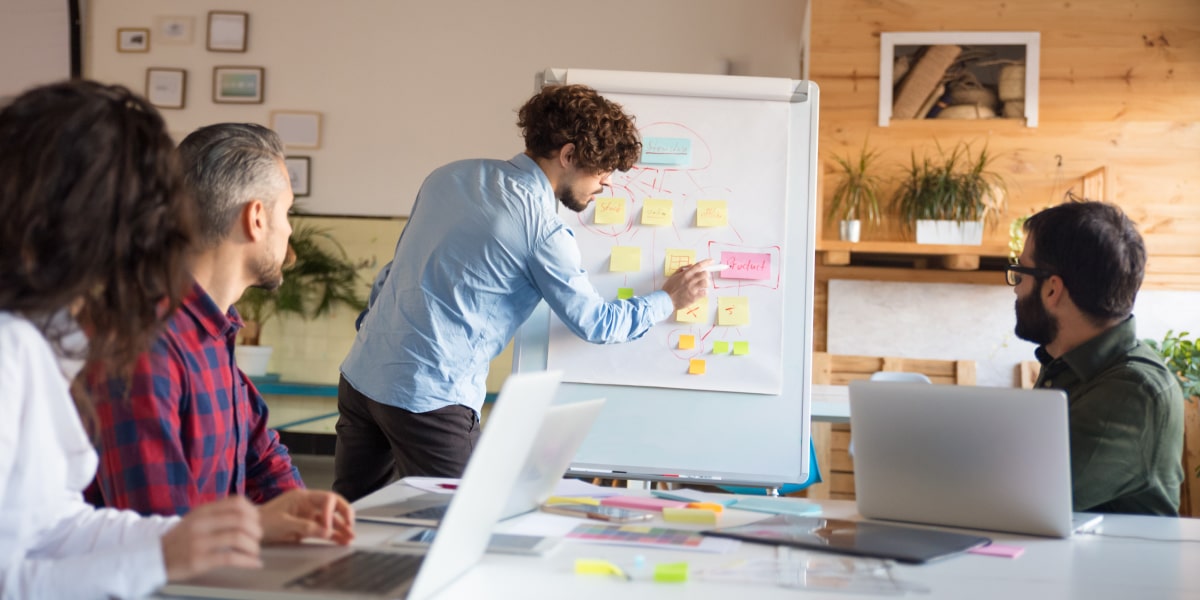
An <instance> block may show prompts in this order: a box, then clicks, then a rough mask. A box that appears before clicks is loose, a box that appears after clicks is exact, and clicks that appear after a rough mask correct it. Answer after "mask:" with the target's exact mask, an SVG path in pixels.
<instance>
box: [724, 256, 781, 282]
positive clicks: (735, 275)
mask: <svg viewBox="0 0 1200 600" xmlns="http://www.w3.org/2000/svg"><path fill="white" fill-rule="evenodd" d="M721 264H724V265H729V268H728V269H725V270H724V271H721V273H720V277H721V279H770V278H771V255H770V254H759V253H757V252H722V253H721Z"/></svg>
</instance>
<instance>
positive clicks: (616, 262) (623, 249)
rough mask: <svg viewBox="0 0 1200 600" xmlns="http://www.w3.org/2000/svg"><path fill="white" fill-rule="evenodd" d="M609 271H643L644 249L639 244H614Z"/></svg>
mask: <svg viewBox="0 0 1200 600" xmlns="http://www.w3.org/2000/svg"><path fill="white" fill-rule="evenodd" d="M608 270H609V271H641V270H642V249H641V248H639V247H637V246H613V249H612V258H610V259H609V261H608Z"/></svg>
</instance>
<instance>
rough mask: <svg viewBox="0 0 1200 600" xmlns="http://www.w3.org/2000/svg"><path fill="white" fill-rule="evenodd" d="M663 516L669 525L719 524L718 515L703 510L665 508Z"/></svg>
mask: <svg viewBox="0 0 1200 600" xmlns="http://www.w3.org/2000/svg"><path fill="white" fill-rule="evenodd" d="M662 515H663V520H664V521H667V522H669V523H699V524H701V525H716V524H717V513H716V512H713V511H711V510H707V509H703V508H664V509H662Z"/></svg>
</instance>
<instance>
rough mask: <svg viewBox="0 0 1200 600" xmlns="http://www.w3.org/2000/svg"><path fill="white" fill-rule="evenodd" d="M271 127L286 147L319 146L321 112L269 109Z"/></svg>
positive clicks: (313, 147) (314, 147) (311, 147)
mask: <svg viewBox="0 0 1200 600" xmlns="http://www.w3.org/2000/svg"><path fill="white" fill-rule="evenodd" d="M271 129H274V130H275V133H278V134H279V139H280V140H283V145H284V146H286V147H288V148H310V149H316V148H320V147H321V113H319V112H314V111H304V110H273V111H271Z"/></svg>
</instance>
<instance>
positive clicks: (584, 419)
mask: <svg viewBox="0 0 1200 600" xmlns="http://www.w3.org/2000/svg"><path fill="white" fill-rule="evenodd" d="M603 406H604V400H603V399H600V400H589V401H586V402H576V403H573V404H564V405H560V406H552V407H550V408H549V409H548V410H547V411H546V418H545V419H544V420H543V421H542V427H541V429H539V430H538V433H537V437H536V438H535V439H534V442H533V449H532V450H531V451H530V452H529V457H528V458H526V459H525V465H524V466H523V467H522V469H521V474H520V475H519V476H518V477H517V482H516V484H515V485H513V488H512V492H511V493H509V495H508V501H507V502H506V503H505V505H504V510H503V511H502V512H501V513H500V519H501V520H504V519H507V518H510V517H515V516H517V515H521V514H525V513H527V512H530V511H532V510H536V509H537V507H539V506H541V505H542V503H543V502H545V501H546V499H547V498H549V497H550V496H551V494H552V493H553V492H554V487H555V486H556V485H558V482H559V481H561V480H562V476H563V473H565V472H566V471H567V467H568V466H570V464H571V459H572V458H574V457H575V453H576V452H577V451H578V450H579V446H580V444H582V443H583V438H584V437H586V436H587V433H588V430H589V429H591V427H592V423H593V422H594V421H595V420H596V416H597V415H599V414H600V409H601V407H603ZM450 498H451V496H450V495H449V494H421V495H419V496H414V497H411V498H406V499H404V500H401V501H398V502H393V503H390V504H384V505H382V506H376V507H372V508H368V509H364V510H361V511H359V512H358V513H357V514H356V515H355V516H356V517H357V518H359V519H362V520H365V521H381V522H385V523H401V524H405V525H427V526H435V525H437V524H438V522H439V521H441V518H442V516H443V513H444V512H445V508H446V507H447V506H448V505H449V504H450Z"/></svg>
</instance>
